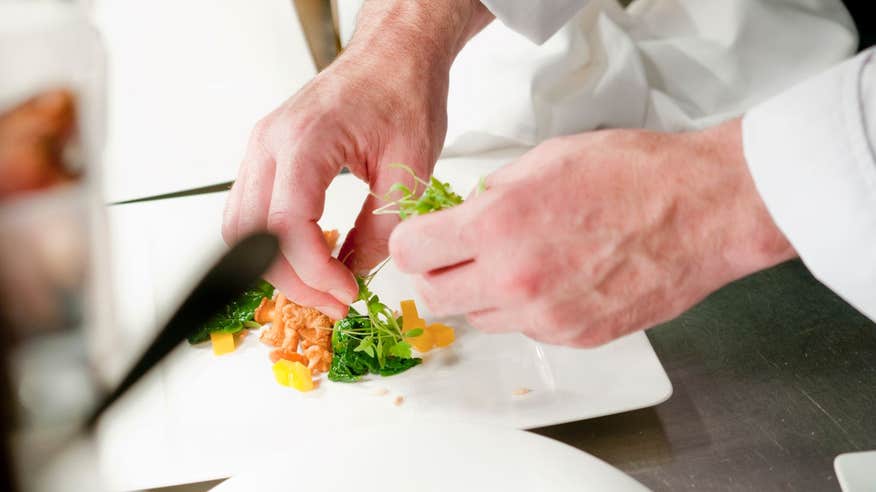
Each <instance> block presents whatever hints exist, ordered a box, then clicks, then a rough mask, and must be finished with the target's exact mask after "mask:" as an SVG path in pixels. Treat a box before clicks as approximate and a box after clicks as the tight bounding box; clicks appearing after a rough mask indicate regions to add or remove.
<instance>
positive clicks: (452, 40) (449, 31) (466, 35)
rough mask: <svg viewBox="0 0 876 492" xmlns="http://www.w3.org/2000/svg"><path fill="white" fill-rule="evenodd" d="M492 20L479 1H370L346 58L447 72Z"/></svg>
mask: <svg viewBox="0 0 876 492" xmlns="http://www.w3.org/2000/svg"><path fill="white" fill-rule="evenodd" d="M492 19H493V16H492V14H491V13H490V12H489V10H487V8H486V7H484V6H483V4H481V2H480V1H479V0H435V1H431V2H419V1H413V2H412V1H410V0H366V1H365V3H364V4H363V5H362V10H361V11H360V13H359V18H358V21H357V25H356V31H355V33H354V35H353V38H352V40H351V41H350V44H349V46H348V47H347V50H346V52H350V53H351V54H356V55H361V54H365V53H369V52H370V53H375V54H377V55H378V56H383V57H388V58H389V59H391V60H394V61H395V62H398V61H399V60H400V59H409V60H412V61H421V62H426V63H428V64H429V65H431V66H433V67H434V66H436V65H438V66H440V67H442V68H446V70H448V71H449V69H450V64H451V63H452V62H453V59H454V58H455V57H456V55H457V54H458V53H459V51H461V50H462V48H463V46H465V43H466V42H467V41H468V40H469V39H470V38H471V37H472V36H474V35H475V34H476V33H477V32H479V31H480V30H481V29H483V28H484V27H485V26H486V25H487V24H488V23H489V22H490V21H491V20H492Z"/></svg>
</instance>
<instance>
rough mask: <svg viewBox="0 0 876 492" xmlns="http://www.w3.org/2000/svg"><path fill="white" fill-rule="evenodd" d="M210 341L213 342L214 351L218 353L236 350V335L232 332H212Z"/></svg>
mask: <svg viewBox="0 0 876 492" xmlns="http://www.w3.org/2000/svg"><path fill="white" fill-rule="evenodd" d="M210 342H211V343H212V344H213V353H214V354H216V355H222V354H227V353H229V352H234V349H235V345H234V335H233V334H231V333H222V332H213V333H210Z"/></svg>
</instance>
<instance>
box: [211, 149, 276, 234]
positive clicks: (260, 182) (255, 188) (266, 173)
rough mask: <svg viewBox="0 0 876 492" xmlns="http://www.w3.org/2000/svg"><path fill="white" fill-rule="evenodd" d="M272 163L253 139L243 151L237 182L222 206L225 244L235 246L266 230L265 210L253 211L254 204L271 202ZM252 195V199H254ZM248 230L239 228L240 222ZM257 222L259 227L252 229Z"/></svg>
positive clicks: (264, 208)
mask: <svg viewBox="0 0 876 492" xmlns="http://www.w3.org/2000/svg"><path fill="white" fill-rule="evenodd" d="M273 180H274V160H273V158H271V156H270V154H268V152H266V151H265V150H264V147H262V146H261V145H259V144H258V143H257V141H256V140H255V139H253V138H251V139H250V141H249V144H248V145H247V148H246V154H245V155H244V158H243V161H242V162H241V164H240V169H239V171H238V173H237V179H236V180H234V184H233V185H232V186H231V191H230V192H229V193H228V198H227V200H226V202H225V210H224V212H223V218H222V238H223V239H224V240H225V242H226V243H227V244H233V243H235V242H237V241H238V240H239V239H240V238H241V237H242V236H244V235H245V234H247V233H249V232H254V231H255V230H262V229H264V228H265V221H266V215H267V208H266V207H265V206H261V207H254V206H253V203H252V202H253V201H254V200H258V201H260V202H263V203H265V204H267V203H269V201H270V197H271V195H270V192H271V189H272V188H273ZM253 195H254V196H253ZM242 221H245V222H247V227H241V222H242ZM253 222H256V223H257V224H259V225H258V227H254V226H253Z"/></svg>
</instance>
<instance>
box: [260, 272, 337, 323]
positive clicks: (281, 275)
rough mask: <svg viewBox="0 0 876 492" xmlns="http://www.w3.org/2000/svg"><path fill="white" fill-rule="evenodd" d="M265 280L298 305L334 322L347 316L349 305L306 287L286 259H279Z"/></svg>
mask: <svg viewBox="0 0 876 492" xmlns="http://www.w3.org/2000/svg"><path fill="white" fill-rule="evenodd" d="M265 278H266V279H267V280H268V282H270V283H271V284H273V285H274V287H276V288H277V289H279V290H280V292H282V293H283V295H285V296H286V297H287V298H289V299H291V300H292V301H293V302H295V303H297V304H300V305H302V306H308V307H313V308H315V309H317V310H319V311H321V312H322V313H323V314H325V315H326V316H328V317H329V318H331V319H334V320H338V319H341V318H343V317H344V316H346V315H347V311H348V310H349V305H347V304H342V303H340V302H339V301H338V300H337V299H335V298H334V297H333V296H331V295H329V294H327V293H325V292H320V291H318V290H315V289H312V288H310V287H308V286H307V285H305V284H304V282H302V281H301V279H300V278H298V275H297V274H296V273H295V270H293V269H292V267H291V266H290V265H289V262H288V261H286V259H285V258H278V259H277V261H275V262H274V264H273V265H271V268H270V269H269V270H268V272H267V273H266V274H265Z"/></svg>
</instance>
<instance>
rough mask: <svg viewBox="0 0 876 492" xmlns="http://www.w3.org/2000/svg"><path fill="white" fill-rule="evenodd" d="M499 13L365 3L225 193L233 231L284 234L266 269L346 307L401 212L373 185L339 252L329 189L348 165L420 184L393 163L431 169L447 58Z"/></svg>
mask: <svg viewBox="0 0 876 492" xmlns="http://www.w3.org/2000/svg"><path fill="white" fill-rule="evenodd" d="M490 19H491V16H490V15H489V12H488V11H487V10H486V9H485V8H484V7H483V6H482V5H481V4H480V2H477V1H475V0H464V1H458V0H437V1H435V2H428V4H426V3H423V2H410V1H408V0H368V1H367V2H365V4H364V5H363V7H362V11H361V12H360V15H359V23H358V26H357V29H356V34H355V35H354V37H353V40H352V41H351V43H350V44H349V46H348V47H347V49H346V50H345V51H344V53H343V54H342V55H341V56H340V57H339V58H338V60H337V61H336V62H335V63H333V64H332V65H331V66H330V67H329V68H327V69H326V70H325V71H324V72H322V73H320V74H319V75H318V76H317V77H316V78H314V79H313V80H312V81H311V82H310V83H308V84H307V85H306V86H305V87H304V88H303V89H301V90H300V91H299V92H298V93H297V94H295V95H294V96H293V97H292V98H290V99H289V100H288V101H286V102H285V103H284V104H283V105H282V106H280V107H279V108H278V109H276V110H275V111H274V112H272V113H271V114H269V115H268V116H266V117H265V118H263V119H262V120H261V121H260V122H259V123H258V124H257V125H256V127H255V129H254V130H253V132H252V135H251V137H250V142H249V145H248V149H247V153H246V157H245V158H244V161H243V164H242V165H241V167H240V172H239V175H238V178H237V180H236V181H235V183H234V187H233V188H232V190H231V193H230V195H229V198H228V202H227V204H226V210H225V216H224V223H223V230H222V233H223V237H224V238H225V241H226V242H228V243H233V242H235V241H237V240H238V239H239V238H240V237H242V236H243V235H245V234H247V233H249V232H252V231H256V230H263V229H268V230H270V231H272V232H274V233H276V234H278V235H279V237H280V239H281V245H282V250H283V258H282V259H280V260H279V261H278V262H277V263H276V264H275V265H274V266H273V267H272V268H271V270H270V272H269V273H268V274H267V275H266V277H267V279H268V280H269V281H270V282H272V283H273V284H274V285H275V286H276V287H278V288H279V289H280V290H281V291H282V292H283V293H284V294H285V295H286V296H287V297H289V298H290V299H292V300H294V301H296V302H298V303H300V304H304V305H307V306H313V307H316V308H318V309H319V310H320V311H322V312H324V313H325V314H327V315H328V316H330V317H332V318H335V319H337V318H341V317H343V316H345V315H346V312H347V308H348V306H349V304H350V303H351V302H352V301H353V299H354V297H355V296H356V294H357V292H358V288H357V285H356V282H355V280H354V278H353V275H352V274H351V271H350V270H352V271H353V272H356V273H358V272H362V271H367V270H369V269H370V268H371V267H373V266H374V265H375V264H377V263H378V262H379V261H380V260H381V259H383V258H385V257H386V255H387V238H388V237H389V234H390V232H391V231H392V228H393V227H394V226H395V224H396V222H397V219H394V218H392V217H390V216H386V215H383V216H375V215H373V214H372V213H371V212H372V211H373V210H374V209H375V208H376V207H378V206H380V205H382V203H381V200H379V199H378V198H376V197H374V196H369V197H368V198H367V199H366V200H365V203H364V204H363V205H362V209H361V212H360V213H359V217H358V218H357V220H356V224H355V228H354V229H353V230H352V231H350V233H349V234H348V236H347V239H346V242H345V243H344V245H343V247H342V248H341V252H340V255H339V258H341V259H343V260H344V263H341V261H339V260H338V259H335V258H332V257H331V254H330V251H329V250H328V248H327V247H326V245H325V243H324V241H323V236H322V233H321V231H320V229H319V227H318V226H317V220H318V219H319V218H320V216H321V215H322V212H323V207H324V202H325V190H326V188H327V187H328V185H329V183H330V182H331V181H332V179H334V177H335V176H336V175H337V174H338V172H339V171H340V170H341V168H342V167H344V166H347V167H348V168H349V169H350V171H351V172H352V173H353V174H354V175H356V176H357V177H359V178H361V179H362V180H364V181H366V182H367V183H368V184H369V186H370V189H371V191H372V192H373V193H374V194H375V195H378V196H382V195H384V194H385V193H386V192H387V191H388V189H389V188H390V186H391V185H392V184H393V183H395V182H404V183H407V184H408V185H411V184H412V182H411V181H412V178H411V176H410V174H408V173H406V172H405V171H403V170H400V169H396V168H392V167H389V166H388V165H389V164H392V163H405V164H407V165H408V166H410V167H411V168H412V169H413V170H414V172H415V173H416V174H417V175H418V176H419V177H421V178H423V179H425V178H427V177H428V176H430V175H431V172H432V167H433V166H434V163H435V160H436V159H437V157H438V154H439V152H440V150H441V146H442V145H443V143H444V135H445V132H446V126H447V123H446V120H447V114H446V105H447V85H448V77H449V76H448V74H449V70H450V64H451V63H452V61H453V58H454V57H455V55H456V54H457V52H458V51H459V50H460V49H461V48H462V46H463V45H464V44H465V41H467V40H468V38H469V37H470V36H472V35H474V34H475V33H476V32H477V31H478V30H480V28H482V27H483V26H485V25H486V24H487V23H488V22H489V20H490ZM348 268H349V269H348Z"/></svg>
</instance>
